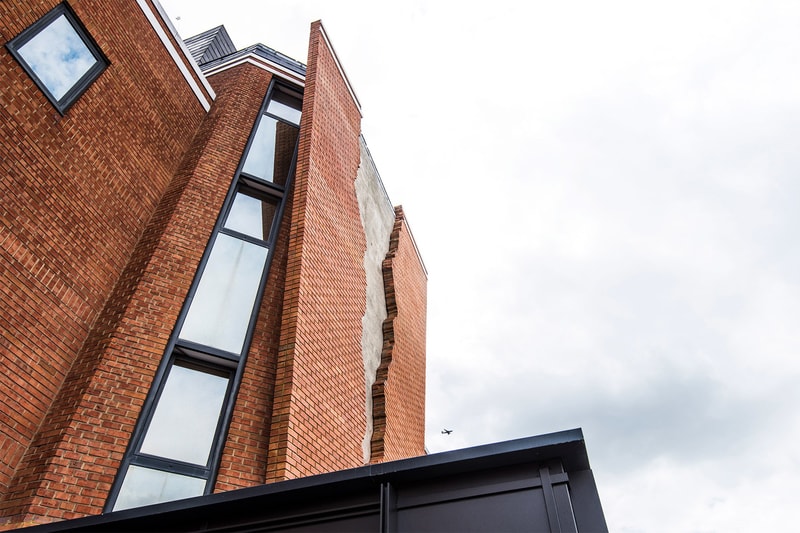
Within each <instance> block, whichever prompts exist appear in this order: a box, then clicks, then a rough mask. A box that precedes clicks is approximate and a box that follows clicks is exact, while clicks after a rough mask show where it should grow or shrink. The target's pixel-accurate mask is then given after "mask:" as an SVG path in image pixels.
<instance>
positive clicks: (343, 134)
mask: <svg viewBox="0 0 800 533" xmlns="http://www.w3.org/2000/svg"><path fill="white" fill-rule="evenodd" d="M323 32H324V30H323V29H322V27H321V25H320V23H319V22H316V23H314V24H312V26H311V37H310V40H309V57H308V71H307V74H306V86H305V93H304V99H303V120H302V123H301V128H300V148H299V155H298V168H297V173H296V181H295V190H294V205H293V214H292V227H291V234H290V243H289V254H288V263H287V272H286V292H285V296H284V315H283V321H282V326H281V340H280V351H279V360H278V373H277V384H276V391H275V408H274V411H273V417H272V429H271V435H270V446H269V457H268V470H267V478H266V479H267V481H276V480H281V479H289V478H296V477H301V476H305V475H310V474H316V473H321V472H328V471H332V470H337V469H343V468H350V467H354V466H358V465H360V464H362V461H363V458H362V450H361V440H362V439H363V436H364V432H365V429H366V422H365V415H364V409H365V404H364V395H365V390H364V370H363V361H362V357H361V317H362V316H363V315H364V308H365V290H366V280H365V275H364V269H363V265H362V261H363V257H364V250H365V248H366V243H365V239H364V230H363V228H362V227H361V221H360V218H359V211H358V202H357V200H356V193H355V187H354V181H355V178H356V172H357V170H358V166H359V161H360V149H359V140H358V139H359V137H358V136H359V133H360V123H361V115H360V112H359V110H358V107H357V105H356V103H355V102H354V101H353V99H352V97H351V95H350V93H349V92H348V86H347V83H346V81H345V79H344V78H343V77H342V74H341V71H340V70H339V68H338V66H337V64H336V59H335V56H334V55H333V52H332V50H331V49H330V47H329V46H328V44H327V42H326V40H325V37H324V36H323Z"/></svg>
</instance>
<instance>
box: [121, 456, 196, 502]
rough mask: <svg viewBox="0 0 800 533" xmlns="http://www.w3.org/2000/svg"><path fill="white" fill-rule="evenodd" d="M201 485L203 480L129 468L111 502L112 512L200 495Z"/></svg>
mask: <svg viewBox="0 0 800 533" xmlns="http://www.w3.org/2000/svg"><path fill="white" fill-rule="evenodd" d="M205 486H206V480H205V479H200V478H196V477H189V476H183V475H180V474H173V473H171V472H162V471H161V470H152V469H150V468H144V467H142V466H130V467H128V472H127V473H126V474H125V481H123V482H122V487H121V488H120V490H119V495H118V496H117V501H116V502H115V503H114V510H115V511H121V510H122V509H130V508H132V507H141V506H142V505H150V504H153V503H161V502H170V501H173V500H180V499H182V498H191V497H192V496H200V495H201V494H203V490H204V489H205Z"/></svg>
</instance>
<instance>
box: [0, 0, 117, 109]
mask: <svg viewBox="0 0 800 533" xmlns="http://www.w3.org/2000/svg"><path fill="white" fill-rule="evenodd" d="M6 47H7V48H8V50H9V52H11V55H12V56H14V58H15V59H16V60H17V61H18V62H19V63H20V65H22V67H23V68H24V69H25V71H26V72H27V73H28V75H29V76H30V77H31V78H32V79H33V81H34V82H35V83H36V85H38V86H39V89H41V90H42V92H43V93H44V94H45V96H47V98H48V99H49V100H50V102H51V103H52V104H53V105H54V106H55V107H56V109H57V110H58V111H59V112H60V113H62V114H63V113H64V112H66V110H67V109H68V108H69V107H70V106H71V105H72V104H73V103H75V101H76V100H77V99H78V97H79V96H80V95H81V94H82V93H83V92H84V91H85V90H86V89H87V88H88V87H89V85H90V84H91V83H92V82H93V81H94V80H95V79H96V78H97V77H98V76H100V74H101V73H102V72H103V70H105V68H106V66H108V60H106V58H105V56H103V54H102V53H101V52H100V49H99V48H98V46H97V44H95V42H94V40H93V39H92V38H91V36H90V35H89V33H88V32H87V31H86V30H85V29H84V28H83V26H82V25H81V23H80V22H79V21H78V18H77V17H76V16H75V14H74V13H73V12H72V10H71V9H70V8H69V6H67V4H59V5H58V6H56V7H55V8H54V9H52V10H51V11H50V12H49V13H47V14H46V15H45V16H44V17H42V18H41V19H39V20H38V21H36V22H35V23H33V25H31V26H30V27H29V28H27V29H26V30H25V31H23V32H22V33H21V34H19V35H18V36H17V37H15V38H14V39H12V40H11V41H9V42H8V44H6Z"/></svg>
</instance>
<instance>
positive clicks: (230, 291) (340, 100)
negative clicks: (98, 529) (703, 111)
mask: <svg viewBox="0 0 800 533" xmlns="http://www.w3.org/2000/svg"><path fill="white" fill-rule="evenodd" d="M0 37H2V39H3V42H4V43H5V46H4V47H3V48H2V51H0V80H2V81H0V128H2V135H0V142H2V145H3V146H2V149H1V150H0V154H2V155H1V156H0V158H1V159H0V166H2V169H0V180H2V182H1V186H2V201H0V294H1V295H2V303H3V305H2V309H0V361H2V365H3V366H2V370H3V371H2V373H0V528H13V527H16V526H19V525H21V524H33V523H43V522H51V521H55V520H64V519H69V518H75V517H80V516H85V515H91V514H99V513H101V512H108V511H113V510H120V509H124V508H130V507H136V506H141V505H147V504H150V503H156V502H161V501H170V500H174V499H177V498H185V497H190V496H196V495H202V494H210V493H216V492H222V491H228V490H233V489H237V488H243V487H251V486H255V485H260V484H264V483H271V482H274V481H280V480H287V479H293V478H298V477H303V476H308V475H311V474H318V473H324V472H330V471H335V470H340V469H346V468H353V467H357V466H361V465H364V464H368V463H375V462H382V461H385V460H391V459H398V458H404V457H412V456H416V455H421V454H423V453H424V442H423V430H424V405H425V401H424V393H425V309H426V299H425V298H426V296H425V295H426V273H425V270H424V266H423V264H422V261H421V260H420V256H419V254H418V251H417V248H416V245H415V243H414V239H413V236H412V234H411V232H410V230H409V227H408V225H407V223H406V221H405V218H404V216H403V211H402V209H401V208H399V207H397V208H393V207H392V205H391V203H390V202H389V200H388V198H387V196H386V194H385V192H384V190H383V186H382V184H381V181H380V177H379V175H378V173H377V170H376V169H375V166H374V163H373V161H372V159H371V157H370V155H369V151H368V149H367V147H366V144H365V143H364V140H363V137H361V129H360V120H361V109H360V105H359V102H358V99H357V97H356V94H355V92H354V90H353V88H352V87H351V85H350V83H349V81H348V80H347V77H346V75H345V72H344V70H343V68H342V65H341V62H340V61H339V59H338V58H337V56H336V53H335V52H334V50H333V48H332V46H331V44H330V41H329V39H328V37H327V35H326V33H325V30H324V28H323V26H322V25H321V24H320V23H319V22H317V23H314V24H312V25H311V31H310V38H309V55H308V59H307V64H306V65H304V64H302V63H299V62H297V61H294V60H292V59H289V58H287V57H286V56H283V55H282V54H280V53H278V52H276V51H275V50H272V49H270V48H267V47H266V46H263V45H255V46H251V47H249V48H246V49H243V50H236V49H235V47H234V46H233V44H232V42H231V40H230V38H229V37H228V35H227V33H226V32H225V30H224V28H221V27H220V28H215V29H213V30H210V31H208V32H205V33H204V34H201V35H199V36H196V37H194V38H192V39H189V40H187V42H186V43H183V42H182V41H181V40H180V38H179V37H178V36H177V33H176V32H175V30H174V28H172V26H171V25H170V23H169V18H168V17H167V16H166V15H165V13H164V12H163V10H162V8H161V7H160V6H159V5H158V3H157V2H154V1H153V0H135V1H133V0H127V1H123V0H103V1H100V0H73V1H70V2H62V3H58V2H55V1H52V0H47V1H44V0H43V1H35V2H30V1H21V0H9V1H4V2H0Z"/></svg>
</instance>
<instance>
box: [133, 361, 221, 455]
mask: <svg viewBox="0 0 800 533" xmlns="http://www.w3.org/2000/svg"><path fill="white" fill-rule="evenodd" d="M227 390H228V378H227V377H224V376H220V375H217V374H211V373H208V372H204V371H200V370H194V369H191V368H186V367H184V366H178V364H175V365H173V366H172V368H171V369H170V372H169V377H168V378H167V382H166V384H165V385H164V390H163V391H162V392H161V396H160V397H159V399H158V405H157V406H156V410H155V413H154V414H153V419H152V420H151V421H150V426H149V427H148V429H147V436H146V437H145V438H144V442H143V443H142V448H141V451H142V452H143V453H147V454H150V455H157V456H159V457H165V458H168V459H177V460H179V461H185V462H187V463H193V464H196V465H201V466H204V465H205V464H206V463H207V462H208V454H209V452H210V451H211V444H212V442H213V440H214V435H215V434H216V431H217V421H218V420H219V414H220V412H221V410H222V403H223V400H224V399H225V392H226V391H227Z"/></svg>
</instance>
